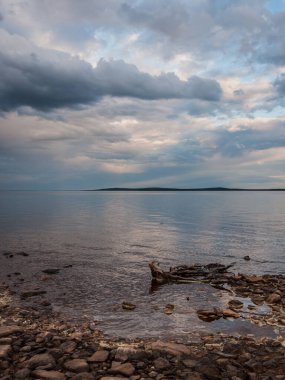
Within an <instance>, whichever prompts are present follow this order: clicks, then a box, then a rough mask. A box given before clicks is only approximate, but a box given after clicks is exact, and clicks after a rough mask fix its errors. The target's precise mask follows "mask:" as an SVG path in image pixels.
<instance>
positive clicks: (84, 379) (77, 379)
mask: <svg viewBox="0 0 285 380" xmlns="http://www.w3.org/2000/svg"><path fill="white" fill-rule="evenodd" d="M71 379H72V380H93V379H94V376H93V375H92V373H88V372H82V373H78V374H77V375H75V376H73V377H72V378H71Z"/></svg>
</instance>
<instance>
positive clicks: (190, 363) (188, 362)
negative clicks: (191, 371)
mask: <svg viewBox="0 0 285 380" xmlns="http://www.w3.org/2000/svg"><path fill="white" fill-rule="evenodd" d="M182 363H183V364H184V365H185V367H187V368H195V367H196V365H197V361H196V360H192V359H185V360H183V361H182Z"/></svg>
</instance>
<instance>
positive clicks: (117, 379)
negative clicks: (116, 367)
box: [100, 376, 127, 380]
mask: <svg viewBox="0 0 285 380" xmlns="http://www.w3.org/2000/svg"><path fill="white" fill-rule="evenodd" d="M126 379H127V377H117V376H116V377H115V376H104V377H101V379H100V380H126Z"/></svg>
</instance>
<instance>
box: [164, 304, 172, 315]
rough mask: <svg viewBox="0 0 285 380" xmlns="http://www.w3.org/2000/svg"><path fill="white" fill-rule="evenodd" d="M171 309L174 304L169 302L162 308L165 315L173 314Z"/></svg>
mask: <svg viewBox="0 0 285 380" xmlns="http://www.w3.org/2000/svg"><path fill="white" fill-rule="evenodd" d="M173 311H174V305H172V304H171V303H169V304H167V305H166V306H165V308H164V314H166V315H171V314H173Z"/></svg>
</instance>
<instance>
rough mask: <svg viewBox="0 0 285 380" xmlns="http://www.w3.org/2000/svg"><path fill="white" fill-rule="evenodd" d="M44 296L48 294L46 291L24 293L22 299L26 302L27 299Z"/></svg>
mask: <svg viewBox="0 0 285 380" xmlns="http://www.w3.org/2000/svg"><path fill="white" fill-rule="evenodd" d="M42 294H46V291H45V290H31V291H27V292H22V293H21V299H22V300H25V299H26V298H30V297H35V296H41V295H42Z"/></svg>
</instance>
